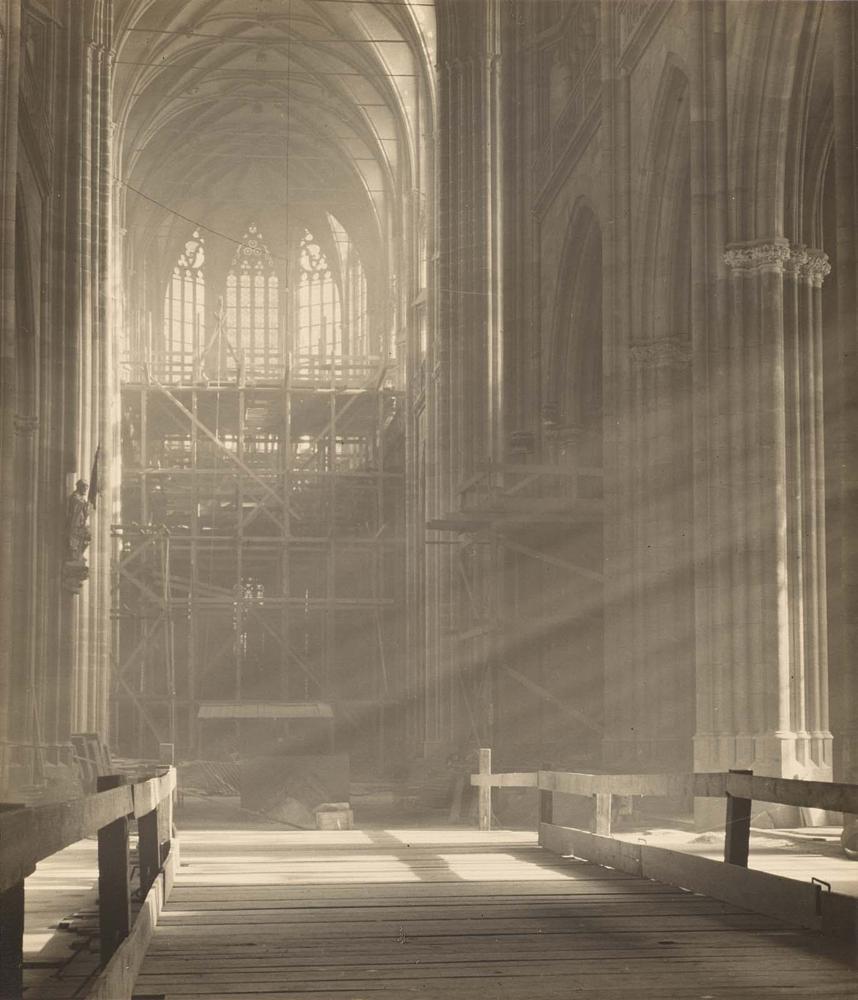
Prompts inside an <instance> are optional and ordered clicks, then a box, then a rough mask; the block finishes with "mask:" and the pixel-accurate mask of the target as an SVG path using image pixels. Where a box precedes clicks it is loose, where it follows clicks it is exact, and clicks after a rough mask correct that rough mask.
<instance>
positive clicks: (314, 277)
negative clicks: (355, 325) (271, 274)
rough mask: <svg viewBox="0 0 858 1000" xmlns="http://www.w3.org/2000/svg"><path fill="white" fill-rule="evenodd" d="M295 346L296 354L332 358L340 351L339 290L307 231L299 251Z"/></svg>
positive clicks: (315, 241) (325, 258)
mask: <svg viewBox="0 0 858 1000" xmlns="http://www.w3.org/2000/svg"><path fill="white" fill-rule="evenodd" d="M296 305H297V329H296V337H295V349H296V351H297V353H298V354H299V355H305V356H306V355H311V356H313V357H318V358H332V357H337V356H341V355H342V353H343V350H342V348H343V330H342V320H341V303H340V293H339V289H338V288H337V284H336V282H335V281H334V275H333V274H332V272H331V268H330V267H329V266H328V258H327V257H326V255H325V253H324V251H323V250H322V247H321V246H320V244H319V243H318V241H317V240H316V239H315V237H314V236H313V234H312V233H311V232H310V231H309V230H304V237H303V239H302V240H301V244H300V247H299V250H298V288H297V294H296Z"/></svg>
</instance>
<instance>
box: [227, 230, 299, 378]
mask: <svg viewBox="0 0 858 1000" xmlns="http://www.w3.org/2000/svg"><path fill="white" fill-rule="evenodd" d="M281 314H282V308H281V281H280V276H279V274H278V271H277V268H276V266H275V263H274V258H273V257H272V255H271V252H270V251H269V249H268V246H267V244H266V243H265V241H264V239H263V238H262V234H261V232H260V231H259V228H258V226H257V225H256V224H255V223H252V224H251V225H250V226H248V228H247V231H246V232H245V234H244V236H243V237H242V239H241V242H240V243H239V245H238V247H237V248H236V251H235V256H234V257H233V259H232V264H231V266H230V269H229V271H228V273H227V276H226V314H225V331H226V338H227V347H228V350H227V357H226V367H227V370H228V371H237V370H240V369H242V368H244V369H245V370H248V371H251V372H253V373H254V374H255V375H258V376H260V377H277V376H279V375H280V374H281V373H282V371H283V368H284V364H285V351H284V345H283V325H282V321H281Z"/></svg>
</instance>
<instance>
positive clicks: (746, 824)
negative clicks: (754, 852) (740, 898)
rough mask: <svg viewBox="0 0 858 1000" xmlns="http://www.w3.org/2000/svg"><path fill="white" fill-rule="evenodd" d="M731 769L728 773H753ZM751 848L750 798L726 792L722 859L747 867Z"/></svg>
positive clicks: (751, 772)
mask: <svg viewBox="0 0 858 1000" xmlns="http://www.w3.org/2000/svg"><path fill="white" fill-rule="evenodd" d="M753 773H754V772H753V771H738V770H731V771H730V774H753ZM750 849H751V800H750V799H741V798H736V797H735V796H733V795H731V794H730V793H729V792H727V818H726V823H725V828H724V860H725V861H726V862H727V864H730V865H740V866H741V867H742V868H747V867H748V854H749V852H750Z"/></svg>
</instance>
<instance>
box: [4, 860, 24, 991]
mask: <svg viewBox="0 0 858 1000" xmlns="http://www.w3.org/2000/svg"><path fill="white" fill-rule="evenodd" d="M23 995H24V880H23V879H21V880H20V881H18V882H15V883H14V884H13V885H11V886H9V887H8V888H7V889H4V890H3V891H2V892H0V1000H21V998H22V997H23Z"/></svg>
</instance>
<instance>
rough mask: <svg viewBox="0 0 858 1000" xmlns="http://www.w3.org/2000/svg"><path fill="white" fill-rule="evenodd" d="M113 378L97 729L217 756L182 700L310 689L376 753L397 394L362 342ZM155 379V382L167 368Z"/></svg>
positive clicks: (389, 697)
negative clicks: (278, 370) (339, 352)
mask: <svg viewBox="0 0 858 1000" xmlns="http://www.w3.org/2000/svg"><path fill="white" fill-rule="evenodd" d="M139 371H140V374H139V375H138V377H137V379H136V380H135V381H130V382H126V383H125V384H124V386H123V388H122V465H123V478H122V505H121V509H122V516H121V522H120V523H118V524H116V525H115V526H114V534H115V536H116V537H117V539H118V544H117V558H116V565H115V572H114V620H115V626H116V627H115V632H114V636H115V638H114V654H115V661H116V662H115V681H116V684H115V688H116V691H115V693H116V697H115V700H114V704H115V713H116V717H115V728H114V732H115V733H117V734H119V737H120V744H121V749H123V750H124V751H125V752H128V753H133V754H135V755H142V756H145V755H146V753H147V752H148V751H149V750H152V749H153V748H155V747H156V746H157V744H158V743H163V742H169V743H174V744H176V746H177V748H178V752H179V753H180V754H181V755H183V756H186V757H197V756H204V757H205V756H221V757H223V756H225V755H228V754H229V753H230V752H231V746H230V739H231V734H230V731H229V730H228V727H227V729H225V730H223V731H220V730H218V728H217V727H216V726H211V725H208V726H207V727H206V729H205V732H203V731H202V730H201V728H200V726H199V725H198V708H199V704H200V702H203V701H211V700H217V699H228V700H241V699H246V698H250V699H254V700H259V699H265V698H269V699H273V700H294V701H311V700H312V701H324V702H327V703H330V704H332V705H333V706H334V708H335V712H336V715H337V720H338V741H339V743H340V745H341V746H342V747H343V748H344V749H348V750H349V751H350V752H351V753H352V754H353V755H355V756H356V757H357V758H358V759H361V758H362V757H363V758H366V759H368V760H369V761H372V760H373V759H381V757H382V755H383V753H384V746H385V740H386V738H388V737H389V736H390V734H389V733H388V734H387V735H386V732H385V729H386V726H387V724H388V723H387V719H386V716H389V715H390V713H388V712H387V711H386V707H387V706H388V705H389V704H391V702H392V701H394V700H395V699H396V697H397V677H398V669H397V663H398V661H399V658H400V655H401V649H402V629H403V615H404V612H403V607H402V595H403V594H404V589H405V588H404V586H403V575H404V549H403V535H404V527H403V523H402V522H403V442H402V433H403V432H402V420H401V413H402V406H401V394H400V393H399V391H398V390H397V389H395V388H394V387H393V384H392V380H391V379H390V378H389V377H388V370H387V366H386V365H385V363H384V362H382V361H381V360H379V359H373V358H355V359H352V358H341V357H340V358H336V359H333V360H331V359H328V360H325V359H324V358H319V357H308V358H293V359H292V361H291V364H290V365H289V366H287V368H286V370H285V372H284V374H283V375H282V376H281V377H279V378H275V379H254V378H253V377H252V376H253V373H252V372H242V373H241V377H240V378H236V379H235V380H233V381H230V382H220V383H213V382H210V381H206V380H202V379H198V380H197V381H192V379H193V375H192V374H188V373H185V374H181V375H179V376H176V375H175V374H173V375H172V376H170V375H169V374H167V375H163V374H162V376H161V377H160V378H159V377H158V373H157V372H153V371H152V370H151V369H150V368H143V369H140V370H139ZM168 379H170V380H169V381H168Z"/></svg>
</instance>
